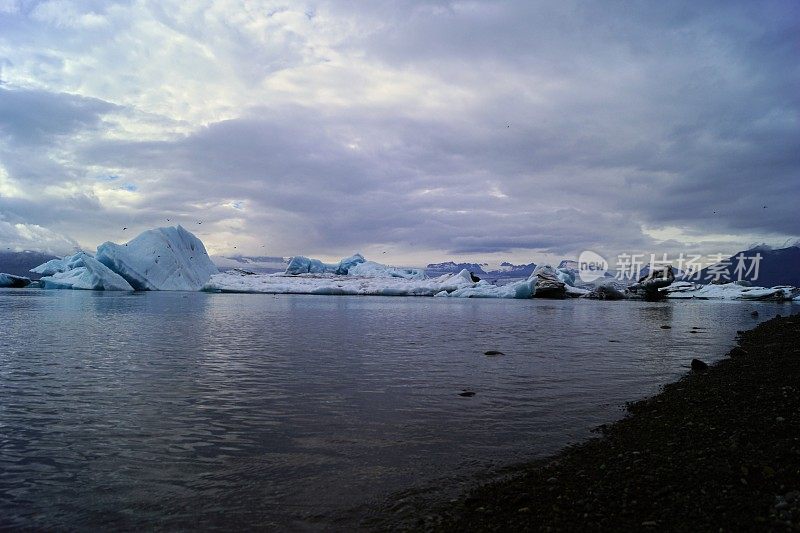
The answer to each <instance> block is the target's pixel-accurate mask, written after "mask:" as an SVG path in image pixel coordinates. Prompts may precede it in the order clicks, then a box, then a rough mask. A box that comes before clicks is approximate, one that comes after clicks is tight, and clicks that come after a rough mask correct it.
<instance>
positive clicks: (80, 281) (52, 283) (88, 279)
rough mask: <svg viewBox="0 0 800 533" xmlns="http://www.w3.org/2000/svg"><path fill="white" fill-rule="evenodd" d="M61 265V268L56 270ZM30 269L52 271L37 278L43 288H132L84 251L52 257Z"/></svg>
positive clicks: (106, 289)
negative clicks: (58, 257)
mask: <svg viewBox="0 0 800 533" xmlns="http://www.w3.org/2000/svg"><path fill="white" fill-rule="evenodd" d="M54 261H61V263H60V264H59V263H54ZM48 265H49V266H48ZM62 267H63V269H61V270H58V269H59V268H62ZM32 271H33V272H40V273H45V272H53V273H52V274H51V275H49V276H45V277H43V278H41V279H40V280H39V283H40V284H41V287H42V288H44V289H84V290H105V291H132V290H133V287H131V286H130V284H129V283H128V282H127V281H125V280H124V279H123V278H122V277H121V276H120V275H119V274H117V273H116V272H114V271H112V270H111V269H110V268H108V267H107V266H105V265H104V264H102V263H101V262H99V261H97V260H96V259H95V258H94V257H92V256H90V255H89V254H87V253H85V252H79V253H77V254H75V255H72V256H67V257H65V258H64V259H61V260H56V259H53V260H51V261H48V262H47V263H45V264H44V265H40V266H38V267H36V268H35V269H33V270H32Z"/></svg>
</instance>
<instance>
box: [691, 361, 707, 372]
mask: <svg viewBox="0 0 800 533" xmlns="http://www.w3.org/2000/svg"><path fill="white" fill-rule="evenodd" d="M692 370H694V371H695V372H702V371H704V370H708V365H707V364H706V363H704V362H703V361H701V360H700V359H692Z"/></svg>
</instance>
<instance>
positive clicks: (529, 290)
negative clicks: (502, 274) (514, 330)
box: [434, 270, 536, 299]
mask: <svg viewBox="0 0 800 533" xmlns="http://www.w3.org/2000/svg"><path fill="white" fill-rule="evenodd" d="M464 272H466V273H467V276H468V277H469V278H470V281H471V276H470V273H469V271H467V270H462V273H464ZM465 279H466V278H465ZM535 292H536V280H535V279H533V277H530V278H528V279H526V280H524V281H517V282H514V283H508V284H507V285H492V284H491V283H489V282H487V281H483V280H481V281H479V282H477V283H474V284H472V285H465V286H463V287H460V288H458V289H456V290H454V291H450V292H448V291H440V292H438V293H436V294H434V296H437V297H443V296H447V297H451V298H516V299H526V298H533V296H534V293H535Z"/></svg>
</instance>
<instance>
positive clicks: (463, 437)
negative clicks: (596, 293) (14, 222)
mask: <svg viewBox="0 0 800 533" xmlns="http://www.w3.org/2000/svg"><path fill="white" fill-rule="evenodd" d="M0 309H2V317H3V320H2V322H0V526H7V527H24V528H36V529H65V528H74V527H80V528H97V527H103V528H104V529H112V528H114V529H116V528H121V529H143V528H169V529H174V528H190V527H191V528H195V527H203V528H213V527H221V528H232V527H250V528H253V527H260V528H269V527H278V528H289V529H303V528H326V527H334V528H344V527H345V524H349V525H352V524H354V523H358V520H359V518H360V516H359V513H361V512H362V511H361V510H360V509H364V508H365V505H367V506H368V504H370V502H380V501H381V500H383V499H384V498H387V497H390V496H391V495H392V494H396V493H398V492H399V491H404V490H407V489H410V488H413V487H449V488H450V489H451V490H452V489H453V487H455V488H456V489H457V488H458V487H459V486H461V485H459V484H460V483H465V482H467V481H469V480H470V479H472V476H474V475H476V474H478V473H481V472H485V471H488V470H491V469H492V468H496V467H499V466H501V465H504V464H508V463H512V462H515V461H520V460H524V459H530V458H535V457H539V456H543V455H545V454H549V453H552V452H554V451H556V450H558V449H559V448H560V447H562V446H563V445H565V444H566V443H568V442H571V441H572V442H574V441H577V440H580V439H583V438H586V437H587V436H588V435H589V433H588V431H589V429H590V428H592V427H594V426H597V425H598V424H601V423H604V422H607V421H610V420H613V419H615V418H618V417H619V416H621V415H622V414H623V413H622V411H621V406H622V404H623V403H624V402H626V401H629V400H634V399H637V398H640V397H643V396H645V395H648V394H652V393H654V392H656V391H657V390H658V387H659V386H660V385H662V384H664V383H666V382H669V381H673V380H674V379H676V378H677V377H679V376H680V375H682V374H683V373H685V372H686V365H688V363H689V361H690V360H691V359H692V357H699V358H701V359H704V360H706V361H713V360H715V359H717V358H719V357H720V356H722V355H723V354H724V353H725V352H727V350H728V349H730V348H731V347H732V346H733V345H734V337H735V333H736V330H737V329H747V328H750V327H752V326H753V325H754V324H755V323H756V320H754V319H753V318H752V317H751V316H750V312H751V311H752V310H753V309H758V310H759V313H760V319H761V320H763V319H766V318H770V317H771V316H774V314H776V313H782V314H784V315H786V314H789V313H790V312H791V311H792V310H793V309H797V306H793V305H791V304H766V303H765V304H760V303H732V302H674V303H673V302H665V303H646V302H598V301H586V300H577V301H576V300H570V301H547V300H530V301H505V300H451V299H433V298H427V299H423V298H413V299H412V298H379V297H326V296H319V297H317V296H278V297H275V296H272V295H249V294H240V295H237V294H204V293H133V294H113V293H101V292H82V291H42V290H2V291H0ZM662 325H669V326H672V329H661V328H660V326H662ZM692 327H701V328H705V329H702V330H699V331H700V332H699V333H694V334H692V333H689V332H690V331H691V328H692ZM696 331H697V330H696ZM612 340H613V341H619V342H609V341H612ZM486 350H501V351H503V352H505V354H506V355H504V356H500V357H486V356H484V355H483V353H484V352H485V351H486ZM463 389H468V390H471V391H475V392H476V393H477V394H476V395H475V396H474V397H472V398H465V397H461V396H459V395H458V393H459V392H461V391H462V390H463ZM348 521H349V522H348ZM348 527H349V526H348Z"/></svg>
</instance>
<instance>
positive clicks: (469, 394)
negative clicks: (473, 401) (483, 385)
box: [458, 390, 475, 398]
mask: <svg viewBox="0 0 800 533" xmlns="http://www.w3.org/2000/svg"><path fill="white" fill-rule="evenodd" d="M458 395H459V396H463V397H464V398H472V397H473V396H475V393H474V392H473V391H471V390H465V391H464V392H459V393H458Z"/></svg>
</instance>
